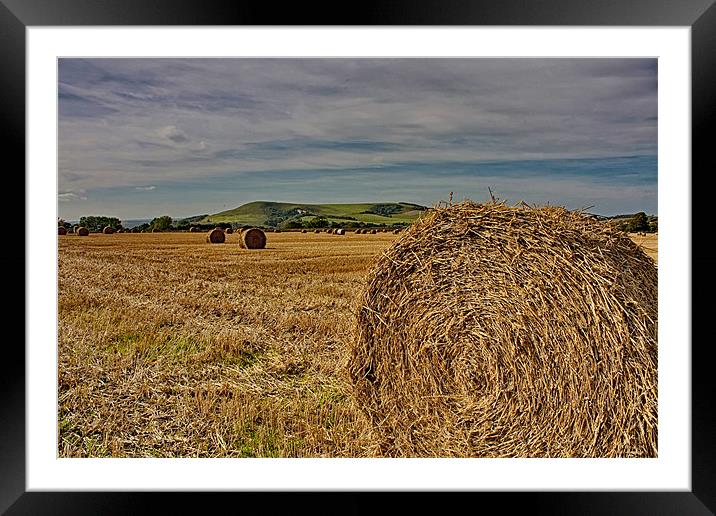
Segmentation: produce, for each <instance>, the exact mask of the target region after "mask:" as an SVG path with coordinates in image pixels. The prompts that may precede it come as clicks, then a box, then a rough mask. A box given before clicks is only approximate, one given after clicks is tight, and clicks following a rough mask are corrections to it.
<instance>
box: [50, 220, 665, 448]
mask: <svg viewBox="0 0 716 516" xmlns="http://www.w3.org/2000/svg"><path fill="white" fill-rule="evenodd" d="M399 236H400V235H394V234H392V233H378V234H374V235H371V234H367V235H355V234H354V233H349V234H347V235H345V236H338V235H329V234H325V233H320V234H315V233H285V232H284V233H278V234H277V233H268V234H267V239H268V242H267V246H266V249H263V250H246V249H241V248H240V246H239V244H238V238H239V235H238V234H232V235H226V243H225V244H213V245H212V244H207V243H206V242H205V237H206V235H205V234H203V233H154V234H151V233H148V234H128V233H123V234H114V235H104V234H91V235H90V236H89V237H83V238H80V237H77V236H76V235H63V236H59V237H58V241H59V256H58V260H59V264H58V265H59V267H58V275H59V278H58V288H59V299H58V311H59V314H58V315H59V319H58V335H59V342H58V396H59V400H58V402H59V403H58V431H59V441H58V453H59V455H60V456H61V457H89V456H91V457H108V456H114V457H370V456H375V455H376V454H378V453H379V452H378V450H377V448H376V447H375V445H374V444H373V443H374V440H372V439H371V436H370V430H369V424H368V422H367V421H366V420H365V419H364V418H363V416H362V415H361V413H360V411H359V410H358V408H357V406H356V405H355V404H354V402H353V400H352V398H351V397H350V396H349V395H348V393H349V392H350V387H349V385H348V383H347V379H346V376H345V374H344V373H343V367H344V361H345V359H346V353H345V350H346V349H347V346H348V343H349V342H350V339H351V338H352V330H353V324H354V321H353V317H354V314H353V313H352V310H353V309H354V308H355V302H356V296H357V295H358V293H359V291H360V289H361V287H362V284H363V277H364V275H365V273H366V272H367V269H368V267H369V266H370V263H371V261H372V259H373V257H374V256H375V255H377V254H378V253H380V251H381V250H383V249H384V248H385V247H386V246H388V245H389V244H390V242H392V241H393V240H394V239H396V238H399ZM632 237H633V239H634V240H635V241H636V242H637V243H641V244H642V245H643V246H644V247H645V249H646V250H647V252H648V254H650V256H652V257H654V258H655V259H656V255H657V247H656V236H655V235H649V236H647V237H643V236H638V235H633V236H632Z"/></svg>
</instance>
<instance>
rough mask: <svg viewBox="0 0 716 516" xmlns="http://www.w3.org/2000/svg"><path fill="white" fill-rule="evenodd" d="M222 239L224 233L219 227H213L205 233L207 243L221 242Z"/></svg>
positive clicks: (224, 237) (224, 236) (223, 238)
mask: <svg viewBox="0 0 716 516" xmlns="http://www.w3.org/2000/svg"><path fill="white" fill-rule="evenodd" d="M224 240H226V235H225V234H224V231H223V230H222V229H221V228H214V229H212V230H211V231H209V233H208V234H207V235H206V242H207V243H208V244H223V243H224Z"/></svg>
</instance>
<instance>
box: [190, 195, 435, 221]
mask: <svg viewBox="0 0 716 516" xmlns="http://www.w3.org/2000/svg"><path fill="white" fill-rule="evenodd" d="M425 210H427V208H426V207H425V206H420V205H419V204H411V203H406V202H399V203H358V204H290V203H283V202H269V201H255V202H250V203H248V204H244V205H242V206H239V207H238V208H234V209H233V210H227V211H222V212H220V213H215V214H214V215H207V216H206V217H204V218H203V219H202V220H200V221H198V222H200V223H204V224H212V223H220V222H232V223H235V224H246V225H255V226H281V225H287V224H289V223H291V222H293V223H300V224H304V225H305V224H307V223H311V222H314V221H318V220H325V221H326V222H327V223H336V224H351V223H352V224H357V223H361V222H362V223H366V224H385V225H394V224H401V223H404V224H407V223H410V222H412V221H414V220H415V219H416V218H418V216H419V215H420V214H421V213H422V212H424V211H425Z"/></svg>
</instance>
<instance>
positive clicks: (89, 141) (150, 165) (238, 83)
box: [59, 58, 658, 204]
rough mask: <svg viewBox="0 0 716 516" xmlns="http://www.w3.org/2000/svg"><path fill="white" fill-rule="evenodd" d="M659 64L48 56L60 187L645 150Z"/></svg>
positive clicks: (648, 151) (653, 119) (649, 145)
mask: <svg viewBox="0 0 716 516" xmlns="http://www.w3.org/2000/svg"><path fill="white" fill-rule="evenodd" d="M656 63H657V62H656V60H655V59H611V58H610V59H572V58H569V59H470V58H466V59H430V58H424V59H423V58H417V59H318V58H316V59H273V58H272V59H60V61H59V91H60V96H59V108H60V109H59V113H60V116H59V163H60V167H61V171H60V174H59V187H60V189H62V190H63V191H65V192H70V191H76V190H77V189H79V188H82V189H85V190H86V191H89V192H91V193H92V197H93V199H94V198H95V196H94V193H95V190H96V189H100V188H113V187H116V188H123V189H124V192H125V193H126V191H127V189H129V190H133V189H135V188H138V189H137V190H135V192H139V191H141V190H140V189H141V188H144V187H145V186H146V185H148V184H149V185H156V186H160V187H161V191H162V192H165V191H166V189H165V188H164V185H165V184H167V183H170V182H184V183H191V184H195V185H207V184H208V183H210V182H211V181H214V180H215V181H224V180H225V178H226V177H227V176H231V175H236V174H242V175H245V174H252V173H259V174H263V173H268V172H271V171H282V172H283V173H288V172H290V171H294V172H295V173H297V174H300V173H303V172H310V171H312V170H324V171H325V170H335V171H341V170H349V169H354V170H364V169H366V167H370V166H378V165H379V166H381V170H382V171H384V173H385V174H389V173H390V171H391V170H394V169H395V167H398V166H400V167H404V166H412V165H414V166H416V167H423V166H427V167H433V169H434V170H439V167H443V166H444V164H446V163H483V162H486V161H519V160H536V161H538V160H564V159H587V158H589V159H598V158H616V157H624V156H656V155H657V125H658V112H657V64H656ZM65 171H72V172H71V173H70V172H65ZM590 173H594V174H598V171H594V172H590ZM383 180H385V179H382V180H381V181H383ZM649 180H650V181H651V180H652V179H651V176H650V179H649ZM197 188H206V186H197ZM406 194H407V192H406ZM166 202H175V203H177V204H178V203H181V202H182V199H181V198H177V199H175V200H174V201H171V200H167V201H166Z"/></svg>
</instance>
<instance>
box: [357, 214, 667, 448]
mask: <svg viewBox="0 0 716 516" xmlns="http://www.w3.org/2000/svg"><path fill="white" fill-rule="evenodd" d="M657 315H658V313H657V269H656V265H655V263H654V261H653V260H652V259H651V258H649V257H648V256H647V255H646V254H645V253H644V252H643V251H642V250H641V249H640V248H639V247H638V246H637V245H636V244H635V243H634V242H632V241H631V239H629V238H628V237H627V236H626V235H625V234H623V233H621V232H619V231H616V230H614V229H613V228H610V227H609V226H608V225H606V224H603V223H600V222H598V221H596V220H593V219H591V218H589V217H587V216H585V215H583V214H581V213H578V212H570V211H567V210H565V209H562V208H555V207H546V208H513V207H508V206H505V205H504V204H498V203H492V204H487V205H479V204H474V203H471V202H465V203H460V204H456V205H452V206H450V207H447V208H437V209H435V210H432V211H431V212H430V213H429V214H428V215H426V216H425V217H424V218H421V219H419V220H418V221H416V222H415V223H414V224H413V225H411V227H410V228H408V229H407V230H405V231H403V232H402V234H401V236H400V237H399V238H397V239H396V240H394V242H393V244H392V245H391V246H390V247H389V248H388V249H387V250H386V251H385V252H384V253H383V254H382V255H381V256H380V257H378V258H377V259H376V261H375V263H374V265H373V267H372V269H371V271H370V272H369V274H368V276H367V280H366V287H365V289H364V291H363V292H362V294H361V296H360V305H359V307H358V315H357V330H356V336H355V340H354V342H353V344H352V347H351V349H350V357H349V368H348V369H349V373H350V378H351V381H352V384H353V386H354V394H355V397H356V400H357V401H358V403H359V405H360V406H361V408H362V409H363V411H364V412H365V414H366V415H367V416H368V417H369V419H370V421H371V422H372V424H373V428H374V430H375V434H376V438H377V439H378V442H379V443H380V446H381V447H382V450H383V452H384V453H385V454H386V455H388V456H469V457H656V456H657Z"/></svg>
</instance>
